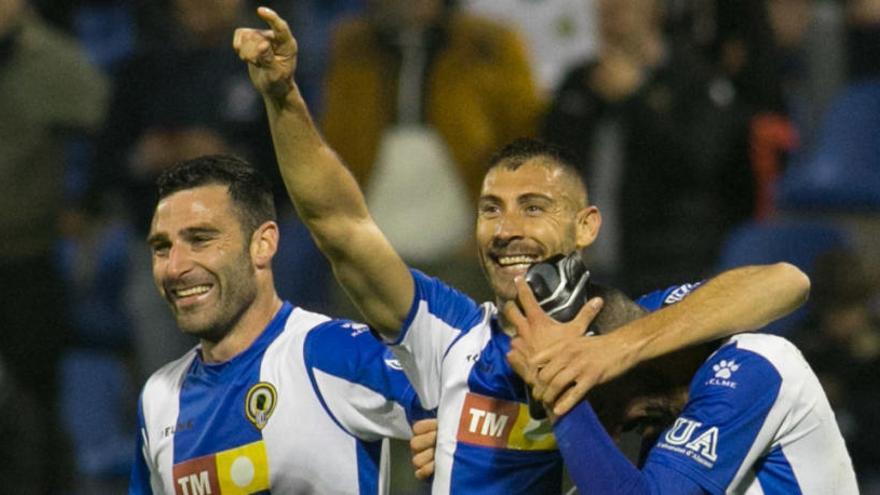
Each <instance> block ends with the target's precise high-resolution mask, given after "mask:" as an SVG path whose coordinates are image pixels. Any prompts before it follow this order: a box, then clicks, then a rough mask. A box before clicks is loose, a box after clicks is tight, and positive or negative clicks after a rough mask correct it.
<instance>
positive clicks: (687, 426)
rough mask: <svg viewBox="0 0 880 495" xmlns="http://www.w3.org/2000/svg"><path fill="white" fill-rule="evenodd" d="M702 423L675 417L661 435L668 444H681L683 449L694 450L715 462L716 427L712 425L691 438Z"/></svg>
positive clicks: (716, 458)
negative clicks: (673, 421)
mask: <svg viewBox="0 0 880 495" xmlns="http://www.w3.org/2000/svg"><path fill="white" fill-rule="evenodd" d="M700 426H703V423H700V422H699V421H694V420H692V419H688V418H677V419H676V420H675V424H674V425H672V428H670V429H669V431H667V432H666V435H665V436H664V437H663V438H664V440H666V443H668V444H670V445H683V446H684V448H685V449H687V450H690V451H693V452H696V453H697V454H699V455H701V456H702V457H704V458H706V459H708V460H710V461H712V462H715V461H717V460H718V453H717V452H716V447H717V445H718V427H717V426H713V427H711V428H709V429H707V430H706V431H704V432H703V433H701V434H699V435H698V436H697V437H696V438H694V439H693V440H692V438H693V436H694V432H695V431H696V429H697V428H699V427H700Z"/></svg>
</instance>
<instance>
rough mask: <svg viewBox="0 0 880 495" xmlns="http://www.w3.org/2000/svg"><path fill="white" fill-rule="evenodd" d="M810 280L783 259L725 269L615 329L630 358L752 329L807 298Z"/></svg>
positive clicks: (635, 359)
mask: <svg viewBox="0 0 880 495" xmlns="http://www.w3.org/2000/svg"><path fill="white" fill-rule="evenodd" d="M809 290H810V281H809V279H808V278H807V276H806V275H804V273H803V272H801V271H800V270H799V269H797V268H796V267H794V266H793V265H790V264H788V263H776V264H773V265H760V266H747V267H742V268H736V269H733V270H729V271H727V272H724V273H722V274H720V275H718V276H717V277H715V278H713V279H711V280H709V281H708V282H706V283H705V284H703V285H702V286H700V287H699V288H698V289H697V290H695V291H694V292H693V293H691V294H690V295H688V296H687V297H685V298H684V299H683V300H682V301H681V302H679V303H677V304H672V305H670V306H667V307H665V308H663V309H661V310H659V311H656V312H654V313H652V314H650V315H648V316H646V317H644V318H642V319H639V320H636V321H634V322H632V323H630V324H629V325H627V326H625V327H623V328H621V329H620V330H619V331H617V332H614V333H613V334H612V335H616V337H618V338H619V339H621V340H622V341H624V342H626V343H627V346H628V347H629V351H630V356H629V357H630V358H631V361H632V362H631V364H633V365H634V364H636V363H639V362H642V361H646V360H648V359H652V358H654V357H657V356H661V355H663V354H666V353H668V352H671V351H674V350H677V349H680V348H683V347H687V346H690V345H694V344H699V343H702V342H707V341H710V340H715V339H719V338H723V337H727V336H729V335H733V334H735V333H740V332H746V331H751V330H756V329H759V328H761V327H763V326H764V325H766V324H768V323H770V322H772V321H774V320H776V319H778V318H780V317H782V316H785V315H787V314H789V313H790V312H792V311H793V310H794V309H796V308H797V307H798V306H800V305H801V304H803V303H804V301H806V299H807V296H808V294H809Z"/></svg>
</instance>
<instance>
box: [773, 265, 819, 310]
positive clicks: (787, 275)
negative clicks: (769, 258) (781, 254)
mask: <svg viewBox="0 0 880 495" xmlns="http://www.w3.org/2000/svg"><path fill="white" fill-rule="evenodd" d="M773 269H774V270H775V271H776V272H778V274H779V276H780V279H781V280H784V281H785V284H786V287H788V290H790V291H791V295H792V299H793V301H792V302H793V303H794V305H795V306H796V307H797V306H800V305H802V304H803V303H805V302H806V301H807V299H808V298H809V296H810V277H809V276H807V274H806V273H804V272H803V270H801V269H800V268H798V267H796V266H794V265H793V264H791V263H787V262H784V261H782V262H779V263H776V264H774V265H773Z"/></svg>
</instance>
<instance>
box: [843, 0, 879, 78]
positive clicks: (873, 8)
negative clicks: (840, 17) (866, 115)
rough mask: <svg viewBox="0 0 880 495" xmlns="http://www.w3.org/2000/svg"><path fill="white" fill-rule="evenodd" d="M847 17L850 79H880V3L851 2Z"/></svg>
mask: <svg viewBox="0 0 880 495" xmlns="http://www.w3.org/2000/svg"><path fill="white" fill-rule="evenodd" d="M846 15H847V47H846V50H847V59H848V66H849V79H850V80H857V79H868V78H878V77H880V1H878V0H849V1H847V2H846Z"/></svg>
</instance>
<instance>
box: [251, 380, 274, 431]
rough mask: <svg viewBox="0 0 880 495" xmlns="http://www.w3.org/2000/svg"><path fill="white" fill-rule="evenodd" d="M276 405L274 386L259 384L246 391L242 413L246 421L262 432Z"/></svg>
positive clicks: (266, 383)
mask: <svg viewBox="0 0 880 495" xmlns="http://www.w3.org/2000/svg"><path fill="white" fill-rule="evenodd" d="M277 403H278V393H277V392H276V391H275V386H273V385H272V384H271V383H269V382H259V383H256V384H254V385H253V386H252V387H251V388H250V389H248V392H247V396H246V397H245V399H244V412H245V415H246V416H247V419H248V420H249V421H250V422H251V423H253V424H254V426H256V427H257V429H258V430H262V429H263V428H264V427H265V426H266V423H268V422H269V417H270V416H272V412H273V411H274V410H275V404H277Z"/></svg>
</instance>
